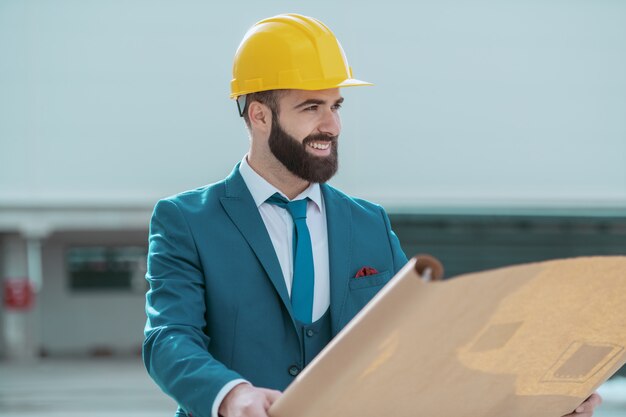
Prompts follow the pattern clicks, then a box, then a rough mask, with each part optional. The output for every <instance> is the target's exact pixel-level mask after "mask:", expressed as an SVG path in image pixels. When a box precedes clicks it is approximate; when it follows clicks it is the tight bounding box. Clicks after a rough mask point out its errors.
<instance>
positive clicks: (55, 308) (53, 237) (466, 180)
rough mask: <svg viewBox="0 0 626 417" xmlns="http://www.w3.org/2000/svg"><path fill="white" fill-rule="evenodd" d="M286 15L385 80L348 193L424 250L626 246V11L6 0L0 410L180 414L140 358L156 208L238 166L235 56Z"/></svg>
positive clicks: (447, 260)
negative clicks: (314, 28)
mask: <svg viewBox="0 0 626 417" xmlns="http://www.w3.org/2000/svg"><path fill="white" fill-rule="evenodd" d="M284 12H297V13H302V14H305V15H310V16H314V17H317V18H319V19H320V20H322V21H323V22H324V23H326V24H327V25H328V26H329V27H330V28H331V29H332V30H333V31H334V32H335V34H336V35H337V37H338V38H339V40H340V41H341V43H342V45H343V48H344V49H345V51H346V55H347V56H348V59H349V62H350V64H351V66H352V68H353V70H354V75H355V77H356V78H359V79H363V80H366V81H370V82H373V83H375V86H374V87H371V88H355V89H345V90H344V91H343V92H342V94H343V95H344V97H345V99H346V101H345V103H344V107H343V109H342V110H341V111H342V120H343V132H342V135H341V141H340V144H341V146H340V170H339V174H338V175H337V176H336V177H335V178H334V179H333V180H332V181H331V183H332V184H333V185H334V186H336V187H339V188H340V189H342V190H343V191H345V192H347V193H349V194H351V195H355V196H359V197H363V198H367V199H370V200H373V201H375V202H378V203H381V204H383V205H384V206H385V208H386V209H387V210H388V212H389V214H390V216H391V219H392V223H393V227H394V229H395V231H396V233H397V234H398V236H399V237H400V240H401V242H402V245H403V247H404V249H405V251H406V253H407V255H409V256H411V255H413V254H415V253H423V252H426V253H431V254H433V255H435V256H437V257H438V258H440V259H441V260H442V261H443V263H444V265H445V266H446V268H447V275H448V276H455V275H458V274H462V273H465V272H471V271H479V270H484V269H488V268H493V267H498V266H503V265H509V264H514V263H522V262H531V261H539V260H545V259H553V258H563V257H572V256H581V255H611V254H621V255H624V254H626V24H625V22H626V2H624V1H621V0H597V1H588V0H587V1H583V0H548V1H545V0H543V1H539V0H525V1H513V0H508V1H507V0H505V1H502V0H497V1H496V0H476V1H463V0H444V1H411V2H409V1H401V0H390V1H386V2H382V3H381V2H375V1H363V0H361V1H356V0H349V1H342V2H338V1H331V0H318V1H316V2H306V3H305V2H294V1H279V0H270V1H265V2H252V1H246V2H230V3H227V2H212V1H208V0H205V1H200V0H181V1H176V2H174V1H155V0H150V1H148V0H128V1H95V0H87V1H79V0H55V1H44V0H40V1H37V0H29V1H23V0H0V284H2V285H0V292H1V295H2V300H3V303H2V306H0V358H1V359H0V415H7V416H9V415H11V416H52V415H59V416H60V415H63V416H74V415H76V416H78V415H90V416H108V415H114V414H119V413H122V412H123V413H125V415H129V416H140V415H146V416H147V415H151V416H170V415H172V414H173V411H174V404H173V402H172V401H171V400H170V399H168V398H167V397H165V395H164V394H162V393H160V392H159V391H158V389H157V388H156V387H155V386H154V384H153V383H152V382H151V381H150V380H149V379H148V377H147V376H145V375H144V371H143V369H142V368H141V363H140V356H139V355H140V348H141V343H142V328H143V325H144V320H145V316H144V310H143V309H144V294H145V291H146V288H147V287H146V283H145V280H144V274H145V262H146V253H147V233H148V222H149V218H150V214H151V210H152V207H153V206H154V204H155V202H156V201H157V200H158V199H159V198H162V197H165V196H168V195H171V194H174V193H177V192H180V191H183V190H187V189H191V188H196V187H198V186H202V185H205V184H208V183H211V182H215V181H219V180H221V179H222V178H224V177H225V176H226V175H227V174H228V173H230V171H231V170H232V168H233V166H234V165H235V164H236V163H237V162H238V161H239V160H240V159H241V158H242V157H243V155H244V154H245V152H246V150H247V147H248V139H247V133H246V130H245V128H244V124H243V122H242V120H241V119H240V118H239V117H238V115H237V111H236V106H235V103H234V102H232V101H231V100H229V99H228V94H229V82H230V78H231V65H232V58H233V55H234V52H235V50H236V48H237V46H238V44H239V42H240V40H241V38H242V37H243V35H244V33H245V32H246V30H247V29H248V28H249V27H250V26H251V25H252V24H254V23H255V22H256V21H258V20H260V19H262V18H264V17H269V16H272V15H275V14H278V13H284ZM620 375H621V376H622V377H620ZM623 376H626V371H625V370H624V369H622V370H621V371H620V373H619V374H618V376H617V377H615V378H614V379H612V380H611V381H609V383H608V385H606V386H603V387H602V388H601V392H603V393H604V394H605V397H606V401H605V404H604V405H603V406H602V408H601V409H600V410H599V412H598V414H597V415H600V416H618V415H619V416H624V415H626V384H624V378H623ZM94 410H96V411H94ZM55 413H56V414H55ZM73 413H75V414H73ZM85 413H87V414H85Z"/></svg>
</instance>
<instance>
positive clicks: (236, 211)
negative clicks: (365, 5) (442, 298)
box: [144, 14, 595, 417]
mask: <svg viewBox="0 0 626 417" xmlns="http://www.w3.org/2000/svg"><path fill="white" fill-rule="evenodd" d="M233 76H234V78H233V80H232V82H231V97H232V98H235V99H236V100H237V105H238V108H239V111H240V114H241V115H242V116H243V118H244V120H245V123H246V125H247V127H248V131H249V134H250V149H249V152H248V153H247V155H246V156H245V157H244V158H243V160H242V161H241V162H240V163H239V164H238V165H237V166H236V167H235V168H234V170H233V172H232V173H231V174H230V176H229V177H228V178H226V179H225V180H224V181H221V182H219V183H216V184H212V185H209V186H206V187H203V188H199V189H197V190H193V191H188V192H185V193H182V194H179V195H177V196H174V197H171V198H167V199H164V200H162V201H159V203H157V205H156V207H155V210H154V214H153V218H152V222H151V227H150V253H149V260H148V273H147V279H148V281H149V283H150V291H149V292H148V294H147V306H146V310H147V314H148V321H147V324H146V330H145V334H146V340H145V343H144V362H145V365H146V368H147V369H148V371H149V373H150V375H151V376H152V378H154V380H155V381H156V382H157V384H159V386H160V387H161V388H162V389H163V390H164V391H165V392H166V393H168V394H169V395H170V396H172V397H173V398H174V399H175V400H176V401H177V402H178V404H179V410H178V414H177V415H178V416H186V415H189V416H191V415H193V416H196V417H200V416H217V415H218V414H219V415H222V416H224V417H236V416H252V417H255V416H266V415H267V410H268V409H269V407H270V406H271V404H272V403H273V402H274V401H275V400H276V399H277V398H278V396H279V395H280V390H283V389H284V388H285V387H286V386H287V385H288V384H289V383H290V382H291V381H292V380H293V379H294V378H295V377H296V375H298V373H299V372H300V371H301V370H302V368H303V367H304V366H306V365H307V364H308V363H309V362H310V361H311V360H312V359H313V358H314V357H315V355H316V354H317V353H319V351H320V350H321V349H322V348H323V347H324V346H325V345H326V344H327V343H328V342H329V341H330V340H331V339H332V337H334V336H335V335H336V334H337V333H338V332H339V331H340V330H341V329H342V328H343V327H344V326H345V325H346V324H347V323H348V321H349V320H350V319H351V318H352V317H354V315H355V314H356V313H357V312H358V311H359V310H360V309H361V308H362V307H363V306H364V305H365V304H366V303H367V302H368V301H369V300H370V299H371V298H372V297H373V296H374V295H375V294H376V293H377V292H378V290H380V288H382V286H383V285H384V284H385V283H386V282H387V281H388V280H389V279H390V278H391V277H392V276H393V275H394V274H395V273H396V272H397V271H398V270H399V269H400V268H401V267H402V266H403V265H404V264H405V263H406V261H407V259H406V257H405V255H404V253H403V252H402V249H401V248H400V244H399V242H398V239H397V238H396V236H395V234H394V233H393V232H392V230H391V227H390V223H389V219H388V217H387V215H386V213H385V211H384V210H383V209H382V208H381V207H380V206H377V205H374V204H372V203H369V202H366V201H363V200H358V199H353V198H350V197H348V196H346V195H345V194H343V193H341V192H340V191H338V190H336V189H334V188H332V187H330V186H329V185H327V184H325V182H326V181H327V180H329V179H330V178H331V177H332V176H333V175H334V173H335V172H336V170H337V166H338V164H337V144H338V137H339V134H340V131H341V124H340V119H339V109H340V107H341V103H342V101H343V98H342V96H341V93H340V90H339V89H340V88H341V87H348V86H358V85H368V83H365V82H362V81H359V80H356V79H354V78H353V77H352V71H351V69H350V67H349V66H348V63H347V60H346V58H345V55H344V53H343V50H342V49H341V46H340V45H339V43H338V41H337V39H336V38H335V36H334V35H333V33H332V32H331V31H330V30H329V29H328V28H327V27H326V26H324V25H323V24H322V23H321V22H319V21H318V20H316V19H313V18H309V17H305V16H300V15H294V14H291V15H280V16H275V17H273V18H270V19H265V20H262V21H260V22H258V23H257V24H256V25H254V26H253V27H252V28H251V29H250V30H249V31H248V33H247V34H246V35H245V37H244V39H243V41H242V43H241V45H240V46H239V49H238V51H237V53H236V56H235V61H234V66H233ZM359 271H362V272H359ZM363 274H364V275H365V276H359V277H358V279H357V278H355V277H356V276H357V275H363ZM594 401H595V400H594ZM585 407H591V409H592V408H593V403H591V404H586V405H585Z"/></svg>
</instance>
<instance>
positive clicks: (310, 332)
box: [306, 329, 315, 337]
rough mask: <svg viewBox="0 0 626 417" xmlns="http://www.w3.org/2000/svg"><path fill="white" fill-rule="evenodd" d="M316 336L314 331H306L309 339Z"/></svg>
mask: <svg viewBox="0 0 626 417" xmlns="http://www.w3.org/2000/svg"><path fill="white" fill-rule="evenodd" d="M314 334H315V332H314V331H313V330H311V329H309V330H307V331H306V335H307V336H309V337H313V335H314Z"/></svg>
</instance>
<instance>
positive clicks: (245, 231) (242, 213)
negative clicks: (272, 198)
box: [220, 164, 295, 326]
mask: <svg viewBox="0 0 626 417" xmlns="http://www.w3.org/2000/svg"><path fill="white" fill-rule="evenodd" d="M225 189H226V195H225V196H224V197H222V198H220V202H221V203H222V207H224V210H225V211H226V213H227V214H228V216H229V217H230V219H231V220H232V221H233V223H234V224H235V226H236V227H237V228H238V229H239V231H240V232H241V234H242V235H243V237H244V238H245V239H246V241H247V242H248V244H249V245H250V247H251V248H252V250H253V251H254V253H255V255H256V256H257V258H258V259H259V262H260V263H261V265H263V269H265V272H266V273H267V275H268V276H269V278H270V280H271V281H272V284H273V285H274V288H275V289H276V292H277V293H278V295H279V296H280V299H281V300H282V302H283V304H284V305H285V308H286V309H287V311H288V312H289V315H290V316H291V320H292V322H293V323H294V326H295V320H294V316H293V311H292V309H291V301H290V299H289V294H288V292H287V286H286V285H285V279H284V277H283V272H282V270H281V269H280V263H279V262H278V258H277V257H276V252H275V251H274V246H273V244H272V241H271V239H270V236H269V234H268V233H267V229H266V228H265V224H264V223H263V219H262V218H261V214H260V213H259V210H258V208H257V206H256V204H255V203H254V199H253V198H252V195H251V194H250V191H249V190H248V187H247V186H246V183H245V182H244V180H243V178H242V177H241V174H240V173H239V164H237V166H236V167H235V169H234V170H233V172H232V173H231V174H230V176H229V177H228V178H226V181H225Z"/></svg>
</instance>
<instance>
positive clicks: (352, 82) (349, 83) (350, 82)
mask: <svg viewBox="0 0 626 417" xmlns="http://www.w3.org/2000/svg"><path fill="white" fill-rule="evenodd" d="M373 85H374V84H373V83H370V82H367V81H361V80H356V79H354V78H348V79H346V80H343V81H341V82H340V83H334V84H331V85H324V86H322V85H316V86H311V87H307V86H305V85H299V86H297V87H296V86H294V87H289V86H284V87H282V86H281V87H280V88H267V89H263V90H258V89H255V90H253V91H242V92H237V93H231V94H230V98H232V99H236V98H237V97H239V96H244V95H246V94H250V93H258V92H260V91H270V90H308V91H315V90H328V89H330V88H343V87H369V86H373Z"/></svg>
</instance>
